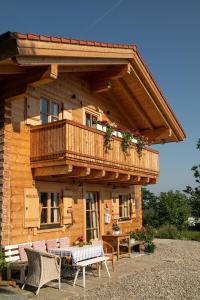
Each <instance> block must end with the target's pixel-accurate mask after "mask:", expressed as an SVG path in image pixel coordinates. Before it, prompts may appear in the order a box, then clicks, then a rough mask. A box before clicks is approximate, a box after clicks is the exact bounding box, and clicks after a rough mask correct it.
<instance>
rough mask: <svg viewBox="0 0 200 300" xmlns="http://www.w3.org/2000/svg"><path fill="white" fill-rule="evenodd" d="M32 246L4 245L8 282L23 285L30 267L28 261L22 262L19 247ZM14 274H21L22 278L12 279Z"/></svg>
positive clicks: (24, 244)
mask: <svg viewBox="0 0 200 300" xmlns="http://www.w3.org/2000/svg"><path fill="white" fill-rule="evenodd" d="M20 245H22V246H26V245H32V243H31V242H30V243H23V244H16V245H2V250H3V252H4V256H5V261H6V262H7V263H8V265H7V280H15V281H16V282H17V283H20V284H23V283H24V280H25V273H26V270H27V267H28V262H27V261H21V260H20V256H19V246H20ZM57 245H58V246H59V239H57ZM13 271H14V272H19V274H20V277H19V279H17V278H12V274H13Z"/></svg>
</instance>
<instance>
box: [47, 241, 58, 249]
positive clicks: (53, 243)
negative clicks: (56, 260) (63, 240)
mask: <svg viewBox="0 0 200 300" xmlns="http://www.w3.org/2000/svg"><path fill="white" fill-rule="evenodd" d="M46 245H47V251H49V250H51V249H56V248H58V244H57V240H56V239H54V240H46Z"/></svg>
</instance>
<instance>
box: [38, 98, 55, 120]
mask: <svg viewBox="0 0 200 300" xmlns="http://www.w3.org/2000/svg"><path fill="white" fill-rule="evenodd" d="M58 120H59V104H58V103H56V102H54V101H51V100H46V99H40V121H41V124H46V123H48V122H56V121H58Z"/></svg>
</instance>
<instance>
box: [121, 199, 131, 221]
mask: <svg viewBox="0 0 200 300" xmlns="http://www.w3.org/2000/svg"><path fill="white" fill-rule="evenodd" d="M119 218H120V219H130V218H131V211H130V199H129V196H128V195H119Z"/></svg>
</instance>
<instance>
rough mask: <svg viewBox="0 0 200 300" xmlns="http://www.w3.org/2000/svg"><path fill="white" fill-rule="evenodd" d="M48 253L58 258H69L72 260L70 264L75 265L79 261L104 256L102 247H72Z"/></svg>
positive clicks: (52, 250)
mask: <svg viewBox="0 0 200 300" xmlns="http://www.w3.org/2000/svg"><path fill="white" fill-rule="evenodd" d="M49 252H50V253H53V254H56V255H58V256H60V257H61V258H62V257H65V256H69V257H71V258H72V264H74V265H75V264H77V263H78V262H79V261H82V260H86V259H90V258H94V257H98V256H104V252H103V247H102V245H87V246H83V247H79V246H74V247H66V248H56V249H51V250H49Z"/></svg>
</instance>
